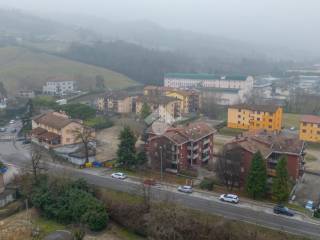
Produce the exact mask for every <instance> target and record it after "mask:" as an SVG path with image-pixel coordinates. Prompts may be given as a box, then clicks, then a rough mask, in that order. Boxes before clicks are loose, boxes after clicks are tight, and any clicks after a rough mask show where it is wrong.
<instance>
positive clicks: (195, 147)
mask: <svg viewBox="0 0 320 240" xmlns="http://www.w3.org/2000/svg"><path fill="white" fill-rule="evenodd" d="M198 148H199V145H195V146H188V147H187V149H188V150H193V151H195V150H198Z"/></svg>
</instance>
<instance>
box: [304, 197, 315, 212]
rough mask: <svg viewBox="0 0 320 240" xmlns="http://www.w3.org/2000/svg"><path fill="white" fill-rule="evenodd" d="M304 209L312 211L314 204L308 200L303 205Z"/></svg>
mask: <svg viewBox="0 0 320 240" xmlns="http://www.w3.org/2000/svg"><path fill="white" fill-rule="evenodd" d="M305 209H308V210H310V211H313V209H314V202H313V201H311V200H308V201H307V203H306V205H305Z"/></svg>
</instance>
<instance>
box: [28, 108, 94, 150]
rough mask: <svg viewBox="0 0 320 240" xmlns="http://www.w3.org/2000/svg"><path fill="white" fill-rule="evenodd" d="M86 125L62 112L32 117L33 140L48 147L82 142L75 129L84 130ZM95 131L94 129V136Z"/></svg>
mask: <svg viewBox="0 0 320 240" xmlns="http://www.w3.org/2000/svg"><path fill="white" fill-rule="evenodd" d="M83 129H84V126H83V124H82V122H80V121H78V120H73V119H70V118H69V116H67V115H66V114H65V113H62V112H48V113H44V114H41V115H39V116H36V117H34V118H33V119H32V130H31V133H30V135H31V140H32V141H33V142H35V143H38V144H40V145H43V146H44V147H46V148H52V147H57V146H61V145H68V144H76V143H80V142H81V140H80V139H78V138H77V136H76V133H75V131H77V132H78V131H80V132H82V131H83ZM94 137H95V133H94V131H93V130H92V138H94Z"/></svg>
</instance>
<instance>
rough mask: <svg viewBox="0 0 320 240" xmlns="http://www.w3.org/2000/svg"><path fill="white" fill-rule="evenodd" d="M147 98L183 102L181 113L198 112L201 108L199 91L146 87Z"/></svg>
mask: <svg viewBox="0 0 320 240" xmlns="http://www.w3.org/2000/svg"><path fill="white" fill-rule="evenodd" d="M144 95H146V96H161V95H163V96H167V97H173V98H176V99H179V100H180V101H181V112H182V113H192V112H198V111H199V109H200V107H201V97H200V94H199V93H198V92H197V91H193V90H182V89H175V88H169V87H157V86H146V87H145V88H144Z"/></svg>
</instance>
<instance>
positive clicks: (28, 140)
mask: <svg viewBox="0 0 320 240" xmlns="http://www.w3.org/2000/svg"><path fill="white" fill-rule="evenodd" d="M29 143H31V139H28V138H27V139H24V140H23V141H22V144H29Z"/></svg>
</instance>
